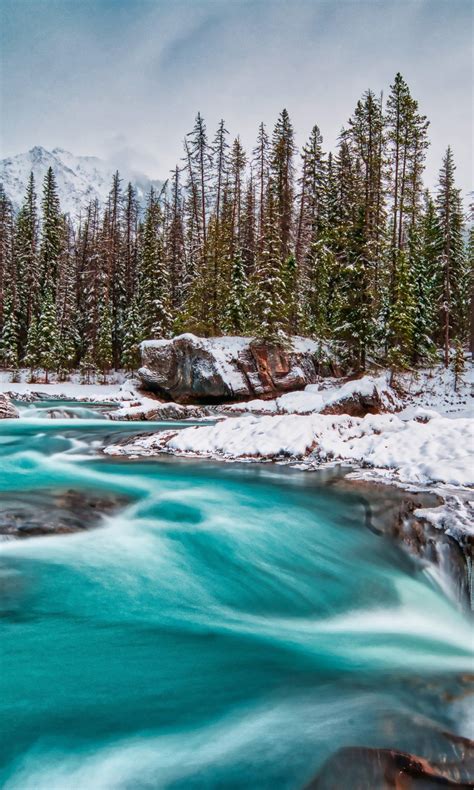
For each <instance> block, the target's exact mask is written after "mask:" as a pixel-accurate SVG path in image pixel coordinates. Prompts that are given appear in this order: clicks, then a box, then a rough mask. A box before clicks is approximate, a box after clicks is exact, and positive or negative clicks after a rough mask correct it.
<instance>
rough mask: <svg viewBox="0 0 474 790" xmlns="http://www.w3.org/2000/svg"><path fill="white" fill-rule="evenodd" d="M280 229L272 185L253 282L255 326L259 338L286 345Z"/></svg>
mask: <svg viewBox="0 0 474 790" xmlns="http://www.w3.org/2000/svg"><path fill="white" fill-rule="evenodd" d="M280 226H281V223H280V217H279V215H278V213H277V206H276V199H275V197H274V190H273V187H272V185H269V188H268V194H267V196H266V198H265V224H264V234H263V248H262V252H261V253H260V254H259V255H258V256H257V262H256V267H255V274H254V277H253V282H252V296H251V299H252V314H251V325H252V329H253V332H254V334H255V335H256V336H257V337H258V338H260V339H262V340H270V341H271V342H285V332H284V325H285V319H284V311H285V304H284V301H283V289H284V285H283V280H282V258H281V240H280V235H279V231H280Z"/></svg>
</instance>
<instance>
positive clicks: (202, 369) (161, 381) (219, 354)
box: [138, 334, 320, 404]
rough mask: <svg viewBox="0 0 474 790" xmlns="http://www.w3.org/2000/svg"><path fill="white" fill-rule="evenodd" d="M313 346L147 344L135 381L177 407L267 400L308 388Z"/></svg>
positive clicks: (229, 340)
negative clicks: (173, 402)
mask: <svg viewBox="0 0 474 790" xmlns="http://www.w3.org/2000/svg"><path fill="white" fill-rule="evenodd" d="M318 350H319V348H318V344H317V343H315V342H314V341H312V340H307V339H304V338H299V337H296V338H293V339H292V344H291V347H288V349H286V348H282V347H280V346H277V345H274V344H271V343H263V342H257V341H256V340H253V339H252V338H248V337H215V338H200V337H196V336H195V335H192V334H184V335H179V336H178V337H175V338H173V339H172V340H146V341H145V342H143V343H142V345H141V354H142V363H143V366H142V367H141V368H140V370H139V371H138V375H139V376H140V379H141V381H142V383H143V386H144V388H145V389H147V390H149V391H151V392H156V393H158V394H160V395H161V396H162V397H165V398H168V399H170V400H173V401H176V402H177V403H183V404H190V403H224V402H228V401H239V400H248V399H249V398H255V397H258V398H272V397H275V396H276V395H279V394H281V393H283V392H290V391H292V390H298V389H303V387H305V386H306V385H307V384H313V383H314V382H315V381H316V379H317V377H318V373H320V363H319V361H318Z"/></svg>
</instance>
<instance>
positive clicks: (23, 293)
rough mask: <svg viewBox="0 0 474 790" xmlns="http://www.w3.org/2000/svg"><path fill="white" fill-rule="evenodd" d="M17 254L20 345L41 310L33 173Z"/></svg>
mask: <svg viewBox="0 0 474 790" xmlns="http://www.w3.org/2000/svg"><path fill="white" fill-rule="evenodd" d="M15 257H16V267H17V292H18V315H19V327H18V332H19V346H20V351H22V350H23V349H24V347H25V345H26V341H27V335H28V327H29V326H30V323H31V320H32V318H33V313H34V312H35V311H37V309H38V293H39V263H38V214H37V207H36V192H35V181H34V176H33V173H30V178H29V181H28V186H27V189H26V195H25V199H24V201H23V204H22V206H21V208H20V210H19V212H18V216H17V219H16V227H15Z"/></svg>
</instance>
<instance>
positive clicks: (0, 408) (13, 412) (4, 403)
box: [0, 392, 20, 420]
mask: <svg viewBox="0 0 474 790" xmlns="http://www.w3.org/2000/svg"><path fill="white" fill-rule="evenodd" d="M19 416H20V414H19V411H18V409H17V408H16V407H15V406H14V405H13V403H12V402H11V401H10V398H8V396H7V395H4V393H3V392H0V420H11V419H14V418H15V417H19Z"/></svg>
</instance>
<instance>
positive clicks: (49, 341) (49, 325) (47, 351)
mask: <svg viewBox="0 0 474 790" xmlns="http://www.w3.org/2000/svg"><path fill="white" fill-rule="evenodd" d="M37 342H38V346H37V347H38V363H39V366H40V367H42V368H43V370H44V372H45V374H46V379H45V380H46V383H48V378H49V374H50V373H52V372H53V371H54V370H57V369H58V364H59V332H58V324H57V318H56V307H55V304H54V299H53V293H52V289H51V288H47V289H46V291H45V292H44V294H43V297H42V300H41V311H40V316H39V322H38V341H37Z"/></svg>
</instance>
